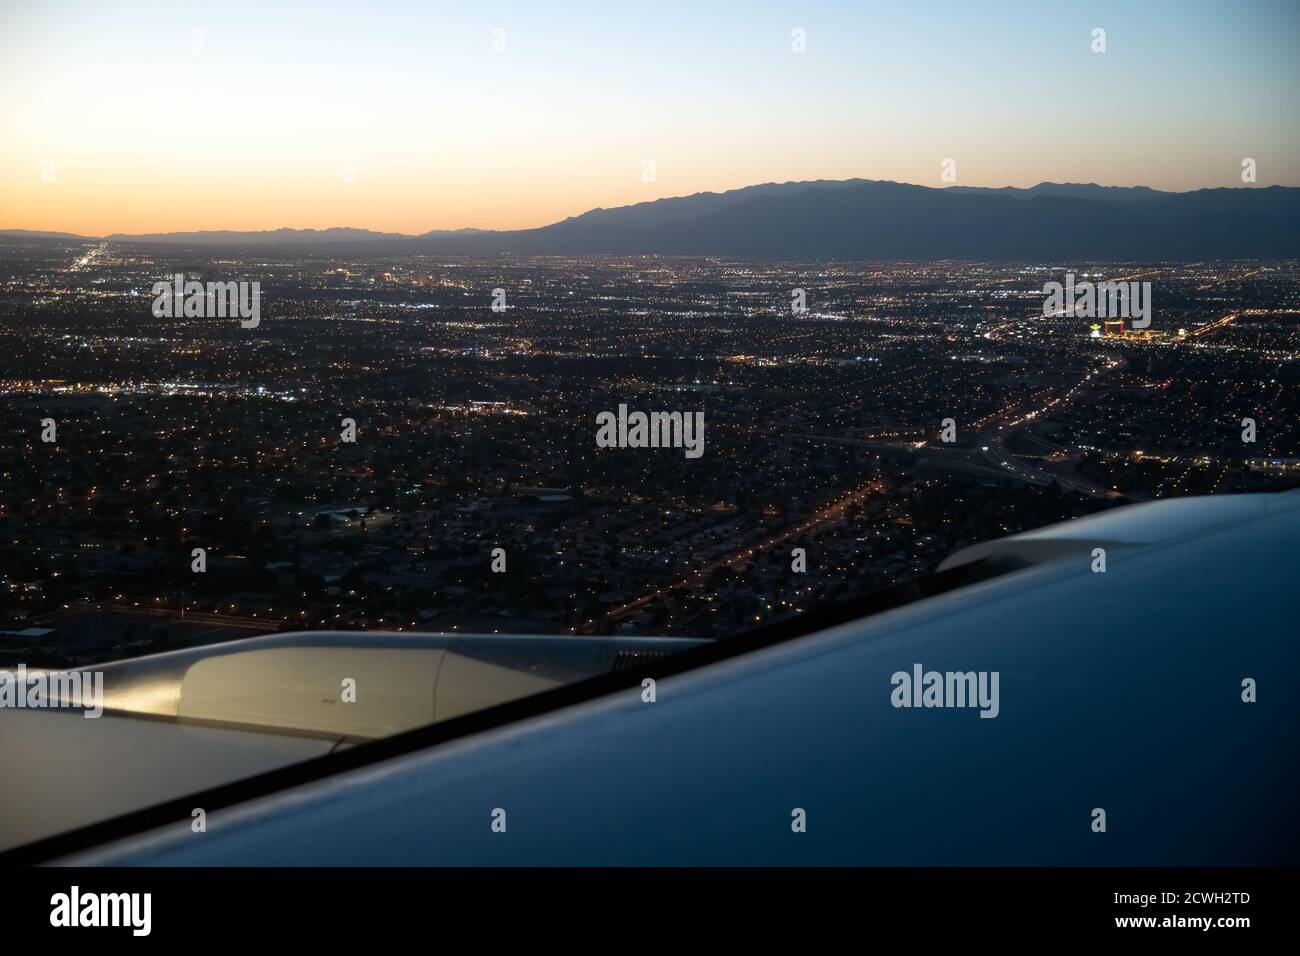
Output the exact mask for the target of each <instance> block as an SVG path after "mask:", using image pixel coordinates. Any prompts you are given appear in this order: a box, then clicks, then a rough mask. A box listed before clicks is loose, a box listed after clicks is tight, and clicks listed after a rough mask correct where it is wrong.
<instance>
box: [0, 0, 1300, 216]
mask: <svg viewBox="0 0 1300 956" xmlns="http://www.w3.org/2000/svg"><path fill="white" fill-rule="evenodd" d="M796 27H801V28H803V29H805V30H806V31H807V52H806V53H804V54H796V53H793V52H792V51H791V31H792V30H793V29H794V28H796ZM1094 27H1102V28H1104V29H1106V31H1107V46H1108V49H1107V52H1106V53H1104V54H1095V53H1093V52H1092V51H1091V49H1090V43H1091V31H1092V29H1093V28H1094ZM496 28H501V29H504V30H505V40H506V50H505V52H504V53H494V52H493V51H492V49H491V40H492V30H493V29H496ZM195 30H201V31H204V33H203V47H204V48H203V50H202V51H195V50H194V49H193V38H194V31H195ZM1298 36H1300V2H1293V0H1267V2H1266V0H1255V2H1251V0H1244V2H1243V0H1239V2H1207V0H1181V2H1180V0H1144V2H1141V3H1135V2H1129V0H1125V2H1093V3H1074V2H1054V0H1036V2H1030V0H1023V2H1021V0H1015V2H997V3H993V2H990V3H987V4H984V3H976V2H921V0H916V2H908V3H899V2H888V3H885V2H881V3H875V2H858V3H832V2H823V3H776V2H760V3H705V2H695V3H690V2H680V3H679V2H654V3H635V4H634V3H622V2H620V3H613V2H608V0H607V2H603V3H601V2H591V3H577V2H554V0H549V2H534V3H470V2H462V3H455V4H452V3H431V2H423V3H418V2H392V0H368V2H360V0H358V2H351V3H338V2H314V3H283V4H271V3H267V2H265V0H263V2H257V3H254V2H222V3H216V2H190V3H187V2H176V0H169V2H165V3H163V2H158V3H152V2H138V3H133V2H122V3H106V2H102V0H99V2H90V0H86V2H49V3H17V2H14V0H0V227H5V228H31V229H59V230H69V231H76V232H85V233H96V234H98V233H106V232H114V231H129V232H138V231H154V230H178V229H221V228H230V229H258V228H274V227H278V226H295V227H317V228H319V227H325V226H331V225H353V226H365V227H369V228H374V229H386V230H398V231H404V232H419V231H424V230H427V229H433V228H457V227H461V226H481V227H487V228H516V227H526V226H535V225H541V224H544V223H547V222H551V221H554V220H556V219H560V218H563V217H565V216H568V215H574V214H576V213H579V212H582V211H584V210H586V209H589V208H592V207H594V206H615V205H622V204H625V203H630V202H637V201H641V200H645V199H654V198H658V197H661V196H672V195H683V194H687V193H692V192H697V191H701V190H722V189H729V188H733V187H737V186H744V185H750V184H753V183H757V182H767V181H785V180H793V179H817V178H828V179H842V178H849V177H854V176H861V177H866V178H871V179H896V180H901V181H907V182H914V183H921V184H925V185H942V184H943V183H941V181H940V168H941V163H942V161H943V160H944V159H945V158H948V157H951V158H953V159H955V160H956V161H957V181H958V183H959V184H964V185H998V186H1000V185H1018V186H1028V185H1032V184H1034V183H1036V182H1039V181H1042V180H1054V181H1094V182H1101V183H1106V184H1115V185H1132V184H1139V183H1141V184H1145V185H1151V186H1155V187H1158V188H1165V189H1180V190H1181V189H1193V188H1201V187H1206V186H1228V185H1241V181H1240V169H1241V160H1242V158H1243V157H1252V158H1254V159H1256V160H1257V162H1258V172H1259V184H1260V185H1270V184H1283V185H1300V120H1298V117H1300V109H1297V106H1298V104H1297V99H1298V96H1300V94H1298V93H1297V91H1298V90H1300V57H1298V56H1297V54H1296V51H1295V44H1296V41H1297V37H1298ZM647 158H650V159H653V160H654V162H655V172H656V177H655V180H654V181H653V182H644V181H643V179H642V171H643V161H644V160H645V159H647ZM43 169H44V170H53V181H47V180H48V179H50V176H49V175H48V174H47V176H46V178H45V180H43V179H42V170H43ZM352 170H354V171H355V172H354V175H352V176H351V178H348V176H347V175H346V174H347V173H348V172H350V171H352Z"/></svg>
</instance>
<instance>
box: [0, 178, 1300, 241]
mask: <svg viewBox="0 0 1300 956" xmlns="http://www.w3.org/2000/svg"><path fill="white" fill-rule="evenodd" d="M850 184H853V185H856V184H878V185H889V186H904V187H908V188H911V189H925V190H930V191H933V192H950V191H956V192H958V193H968V192H989V193H1031V192H1034V191H1035V190H1039V189H1042V188H1043V187H1059V188H1072V187H1073V188H1083V189H1088V188H1094V189H1099V190H1108V191H1114V192H1115V193H1134V192H1142V193H1150V194H1152V196H1153V197H1161V196H1188V195H1192V194H1194V193H1205V192H1225V191H1233V192H1236V191H1241V192H1246V191H1260V190H1273V189H1279V190H1287V189H1300V186H1285V185H1282V184H1278V183H1274V184H1271V185H1267V186H1262V185H1258V184H1246V185H1241V186H1203V187H1200V188H1197V189H1187V190H1182V191H1178V190H1168V189H1157V188H1156V187H1154V186H1144V185H1136V186H1116V185H1102V184H1100V183H1095V182H1087V183H1079V182H1055V181H1053V180H1043V181H1041V182H1039V183H1036V184H1035V185H1033V186H966V185H962V184H960V183H952V184H948V185H944V186H926V185H922V184H920V183H907V182H901V181H898V180H893V179H861V178H851V179H800V180H786V181H785V182H775V181H771V182H763V183H753V184H751V185H748V186H737V187H736V188H734V189H724V190H721V191H714V190H701V191H700V192H694V193H688V194H686V195H682V196H661V197H659V198H658V199H646V200H642V201H640V202H635V203H628V204H626V205H623V206H593V207H592V208H590V209H587V210H584V211H583V212H580V213H576V214H575V215H572V216H567V217H565V218H563V219H557V220H555V221H554V222H549V223H545V224H543V225H540V226H525V227H522V228H517V229H481V228H477V227H474V226H462V227H459V228H455V229H437V228H435V229H429V230H426V231H425V232H420V233H404V232H386V231H381V230H375V229H371V228H369V227H366V226H326V227H324V228H320V229H318V228H314V227H310V226H307V227H298V226H277V227H276V228H274V229H179V230H173V231H169V232H135V233H126V232H112V233H107V234H104V235H85V234H82V233H75V232H65V231H62V230H57V229H26V228H5V227H0V236H32V237H38V238H66V239H80V240H88V241H90V240H99V241H109V240H119V241H130V240H150V239H165V238H168V237H174V236H219V235H238V236H267V237H272V236H275V235H277V234H279V233H304V234H308V235H325V234H327V233H352V234H363V235H366V236H370V237H373V238H375V239H376V240H383V239H389V240H393V239H424V238H429V237H433V236H465V235H485V236H491V235H511V234H516V233H525V232H533V231H536V230H540V229H547V228H550V227H551V226H556V225H560V224H561V223H565V222H570V221H573V220H575V219H580V218H582V217H583V216H587V215H590V214H592V213H598V212H610V211H613V210H618V209H635V208H638V207H643V206H652V205H655V204H657V203H665V202H676V201H680V200H685V199H694V198H697V197H701V196H726V195H729V194H731V193H738V192H745V191H747V190H753V189H762V188H764V187H767V186H806V187H808V188H816V187H818V186H825V185H837V186H842V185H850ZM1054 198H1077V197H1054ZM1077 201H1080V202H1087V201H1095V200H1087V199H1081V198H1079V199H1078V200H1077ZM345 238H346V237H345Z"/></svg>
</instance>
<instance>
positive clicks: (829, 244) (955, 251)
mask: <svg viewBox="0 0 1300 956" xmlns="http://www.w3.org/2000/svg"><path fill="white" fill-rule="evenodd" d="M109 238H111V239H117V240H123V241H136V242H167V243H176V244H188V245H221V246H235V247H237V246H243V245H255V246H259V247H260V246H265V245H267V244H277V245H282V246H284V247H286V248H293V247H302V248H306V247H321V246H328V247H329V248H330V250H331V251H337V252H339V253H348V252H356V253H366V252H373V253H377V254H407V253H420V252H426V253H446V254H493V253H514V254H529V255H561V254H598V253H610V254H618V255H648V254H649V255H682V256H700V255H708V256H730V257H738V258H743V257H753V258H764V259H920V260H930V259H976V260H979V259H985V260H991V259H998V260H1026V261H1042V260H1046V259H1053V260H1081V259H1112V260H1114V259H1142V260H1160V259H1180V260H1189V259H1221V258H1293V257H1300V188H1293V187H1282V186H1269V187H1249V188H1233V189H1201V190H1196V191H1194V192H1186V193H1171V192H1161V191H1159V190H1155V189H1150V188H1148V187H1145V186H1132V187H1117V186H1099V185H1097V184H1095V183H1040V184H1039V185H1037V186H1034V187H1032V188H1030V189H1017V188H1011V187H1008V188H1004V189H997V188H985V187H968V186H950V187H946V188H938V189H936V188H930V187H927V186H913V185H908V184H905V183H895V182H880V181H872V180H863V179H852V180H845V181H816V182H797V183H766V184H763V185H759V186H748V187H745V188H743V189H733V190H730V191H728V192H723V193H696V194H695V195H693V196H682V197H677V198H672V199H659V200H655V201H653V202H644V203H637V204H635V205H632V206H622V207H619V208H615V209H593V210H591V211H590V212H586V213H583V214H582V215H579V216H573V217H571V218H569V219H565V220H562V221H560V222H557V223H553V224H552V225H549V226H543V227H541V228H538V229H521V230H514V231H483V230H475V229H462V230H454V231H445V230H444V231H433V232H429V233H425V234H424V235H422V236H405V235H400V234H396V233H378V232H371V231H369V230H365V229H325V230H314V229H280V230H275V231H272V232H255V233H240V232H196V233H166V234H161V235H157V234H156V235H147V236H122V235H115V236H110V237H109Z"/></svg>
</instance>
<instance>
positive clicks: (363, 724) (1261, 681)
mask: <svg viewBox="0 0 1300 956" xmlns="http://www.w3.org/2000/svg"><path fill="white" fill-rule="evenodd" d="M1297 542H1300V493H1295V492H1292V493H1285V494H1277V495H1242V496H1227V497H1214V498H1191V499H1176V500H1163V501H1156V502H1151V503H1147V504H1140V505H1133V506H1130V507H1126V508H1122V509H1115V510H1113V511H1108V512H1106V513H1104V514H1100V515H1096V516H1093V517H1089V518H1083V519H1079V520H1076V521H1072V522H1067V523H1065V524H1061V525H1055V526H1052V527H1049V528H1044V529H1039V530H1037V531H1034V532H1030V533H1028V534H1021V535H1015V536H1012V537H1010V538H1006V539H1002V540H1000V541H995V542H989V543H986V544H983V545H979V546H976V547H974V548H969V549H966V550H964V551H961V552H958V553H957V554H954V555H953V556H952V557H950V558H949V559H948V561H946V562H945V563H944V565H943V566H942V567H941V568H940V570H939V572H938V573H937V574H936V575H935V576H934V578H933V579H932V580H931V581H930V582H928V583H927V582H925V581H922V582H919V583H918V584H917V585H912V586H909V587H908V588H905V589H900V590H898V591H896V592H895V593H893V594H887V595H883V596H880V597H877V598H873V599H863V600H859V601H856V602H852V603H850V604H849V605H847V606H846V608H841V609H830V610H829V611H828V612H826V613H822V614H820V615H808V616H807V617H808V618H809V619H808V620H796V621H794V622H787V623H783V624H777V625H773V626H771V627H769V628H765V629H763V630H760V631H756V632H753V633H751V634H748V635H742V636H738V637H736V638H734V639H728V640H724V641H718V642H697V643H695V644H693V645H692V646H689V647H683V649H681V650H679V651H678V653H673V654H667V653H663V652H664V651H666V650H668V649H669V648H668V646H666V645H671V644H672V642H671V641H666V642H665V641H660V642H655V641H652V640H640V641H632V642H628V641H627V639H624V638H613V639H603V640H594V641H586V643H584V641H585V640H586V639H580V638H547V639H524V638H511V639H508V640H504V641H503V640H502V639H500V638H475V639H460V640H462V641H465V642H467V643H466V644H462V645H455V644H454V642H453V643H446V644H439V643H438V639H433V638H414V639H410V641H411V643H410V644H409V645H406V644H403V641H406V640H408V639H407V638H406V637H405V636H402V637H401V640H399V639H398V637H397V636H383V635H380V636H376V635H369V634H346V635H343V634H335V635H312V634H307V635H277V636H275V637H272V638H259V639H254V640H252V641H241V642H236V643H233V644H229V645H222V646H219V647H214V648H206V649H202V650H201V651H196V652H182V654H181V655H180V656H178V655H177V654H167V655H158V656H156V657H153V658H142V659H139V660H134V661H130V662H124V663H123V664H121V665H111V667H106V668H104V670H105V674H106V698H107V700H108V701H110V704H109V710H108V711H106V715H105V717H103V718H101V719H100V720H98V721H89V720H83V719H82V718H80V717H79V716H74V715H70V714H66V713H64V714H59V715H55V714H53V713H47V712H31V713H26V714H22V715H20V716H17V717H15V713H16V712H6V713H0V758H3V759H5V760H6V766H12V765H13V764H12V761H13V760H14V759H15V756H14V755H15V754H16V753H17V752H18V748H19V742H20V741H22V742H23V748H24V750H23V752H26V753H31V752H32V749H31V746H30V739H31V738H30V736H28V735H30V734H44V735H45V737H44V738H43V739H42V742H41V745H40V747H39V748H37V751H38V752H40V753H43V754H46V755H47V757H48V759H49V760H50V762H51V763H54V762H60V763H66V764H67V765H68V766H66V767H60V768H56V769H49V770H46V771H42V772H40V773H37V774H36V775H34V776H33V777H32V778H31V781H30V783H20V784H15V783H13V782H12V781H11V780H10V775H8V774H6V776H5V782H4V783H0V787H5V788H6V792H5V794H4V796H5V801H6V803H7V804H8V805H10V806H14V805H19V806H21V807H23V808H24V809H25V812H27V813H28V814H29V817H28V822H27V824H26V826H27V827H28V830H27V831H26V833H27V836H28V837H29V839H30V837H31V835H32V833H36V834H38V835H40V836H46V837H47V838H46V839H45V840H44V841H42V842H36V843H28V844H26V845H25V846H24V847H20V848H18V849H16V850H13V851H11V853H12V854H15V855H17V856H20V857H21V856H22V855H23V854H26V856H25V857H24V858H26V859H45V860H55V861H58V862H64V863H75V864H115V865H118V864H122V865H141V864H143V865H226V864H230V865H234V864H239V865H247V864H280V865H311V866H316V865H336V864H379V865H391V864H453V865H454V864H462V865H478V864H542V865H553V864H642V863H644V864H668V865H693V864H708V865H744V864H796V865H807V864H813V865H817V864H849V865H859V864H889V865H892V864H899V865H902V864H906V865H990V864H991V865H1021V864H1024V865H1058V864H1059V865H1080V864H1082V865H1215V866H1226V865H1252V864H1295V863H1297V862H1300V840H1298V839H1297V836H1298V832H1300V825H1298V824H1297V822H1296V817H1295V813H1294V796H1295V793H1296V792H1297V785H1298V784H1300V770H1298V769H1297V768H1298V766H1300V765H1298V763H1297V760H1296V757H1297V753H1296V741H1297V740H1298V739H1300V734H1298V733H1297V732H1298V731H1300V709H1297V707H1296V706H1295V701H1296V699H1297V691H1298V690H1300V688H1298V687H1297V684H1298V683H1300V678H1298V677H1297V675H1298V674H1300V666H1298V665H1300V652H1298V650H1297V640H1296V638H1297V634H1296V627H1295V620H1296V609H1297V599H1296V590H1295V588H1296V582H1297V581H1298V580H1300V573H1298V572H1300V549H1298V548H1297ZM1098 549H1101V550H1102V551H1104V570H1099V569H1098V559H1097V552H1098ZM873 602H874V603H873ZM376 639H378V641H379V645H380V646H378V647H374V648H371V647H369V646H367V647H366V649H365V650H364V651H361V650H358V648H357V647H356V646H355V645H357V644H358V643H366V642H369V641H374V640H376ZM530 640H542V641H543V643H544V644H545V647H543V644H536V645H532V644H530V643H529V642H530ZM480 641H481V642H484V645H483V646H482V647H480V646H479V645H478V643H477V642H480ZM390 643H391V644H393V645H401V646H399V647H392V646H389V644H390ZM469 644H473V645H474V647H473V650H474V653H468V652H467V650H466V648H467V647H468V646H469ZM489 644H491V645H499V647H500V648H502V650H500V651H496V650H494V651H493V652H492V653H491V654H488V655H486V656H485V655H484V648H485V647H486V645H489ZM570 645H572V646H570ZM525 648H535V650H536V653H530V652H528V651H526V650H525ZM561 648H562V649H563V650H561ZM618 648H627V649H628V650H631V651H633V652H634V653H635V654H639V655H642V656H640V657H636V658H624V664H625V665H626V666H617V660H618V654H620V653H622V651H620V650H617V649H618ZM371 651H373V652H374V653H375V654H376V656H375V657H373V658H370V657H368V656H367V655H368V654H369V653H370V652H371ZM543 651H545V653H543ZM551 653H555V654H568V655H570V656H569V657H566V658H564V660H565V662H566V663H564V664H561V663H559V660H560V659H559V658H555V659H554V660H552V659H550V658H549V656H548V655H550V654H551ZM394 654H396V655H399V656H397V657H394V656H392V655H394ZM460 657H466V658H467V659H470V660H471V662H469V663H466V662H464V661H460V660H459V658H460ZM453 658H455V659H457V660H456V662H455V663H453V664H451V665H450V666H451V668H452V671H451V672H448V671H447V669H448V667H449V663H448V662H449V661H451V660H453ZM110 670H112V671H113V673H115V674H116V675H118V677H117V678H116V679H115V680H114V681H112V682H111V684H110V682H108V680H107V675H108V673H109V672H110ZM353 672H355V673H356V674H359V675H361V677H360V678H359V679H358V698H357V699H358V705H357V706H358V707H359V708H360V707H361V706H362V703H363V702H364V705H365V707H366V708H368V709H357V710H356V711H354V712H347V711H345V710H343V707H344V706H351V705H339V704H336V703H335V702H334V701H333V700H331V701H330V702H328V703H326V702H325V700H324V696H323V694H324V691H323V690H322V688H328V689H329V693H330V694H331V695H332V694H333V689H334V686H335V685H336V684H337V683H338V681H339V680H341V679H342V678H343V677H344V676H346V675H347V674H349V673H353ZM453 673H454V674H455V675H456V677H455V680H454V681H453V684H454V686H455V689H454V690H452V689H450V688H451V685H448V690H447V691H446V692H444V687H443V681H445V680H448V679H449V678H450V677H451V676H452V674H453ZM932 674H933V675H936V676H937V678H938V682H937V684H936V682H935V681H933V680H931V678H930V675H932ZM584 675H585V676H584ZM954 675H955V679H954ZM995 675H996V677H995ZM575 677H577V678H580V679H577V680H576V682H575V681H574V678H575ZM548 681H550V682H553V685H554V686H551V685H550V684H547V682H548ZM647 681H652V682H653V683H652V684H647V683H646V682H647ZM367 688H373V690H370V691H367ZM430 688H433V690H432V691H431V690H430ZM904 689H906V694H904ZM648 691H650V692H649V693H648ZM366 693H375V694H376V695H377V696H379V697H380V700H379V701H375V702H374V704H373V705H372V704H370V702H369V701H367V700H366V698H365V694H366ZM318 696H319V697H320V699H319V700H318V699H317V697H318ZM42 723H43V724H48V725H49V729H48V730H37V729H35V728H36V725H38V724H42ZM70 727H71V729H69V728H70ZM168 735H171V736H170V737H169V736H168ZM164 740H170V743H160V741H164ZM96 748H104V749H102V750H100V751H99V752H102V753H106V754H108V755H110V757H111V760H103V761H99V762H96V761H94V760H93V759H92V755H93V753H95V752H96ZM323 751H329V752H328V753H324V752H323ZM198 753H202V754H204V756H203V758H202V759H193V755H194V754H198ZM305 757H306V758H310V759H305V760H304V758H305ZM150 764H156V765H157V766H156V769H155V772H146V771H144V770H142V769H141V768H144V767H146V766H147V765H150ZM169 768H170V769H169ZM265 768H272V769H270V770H265ZM236 771H238V772H240V773H244V774H253V775H254V776H252V777H250V778H248V779H246V780H244V781H242V782H235V783H230V782H228V781H229V779H230V774H231V773H232V772H236ZM259 771H263V772H260V773H259ZM169 772H170V773H173V774H174V776H172V777H170V778H169ZM169 779H170V780H171V785H170V788H169V785H168V780H169ZM216 784H222V785H221V786H217V785H216ZM205 787H213V789H207V790H206V791H205V790H204V788H205ZM102 793H108V794H110V795H111V794H121V795H122V796H121V797H120V799H117V800H116V802H113V801H111V800H110V801H109V803H110V804H111V807H110V809H111V810H116V811H120V812H124V813H125V816H117V817H115V818H108V817H106V816H100V819H99V822H93V823H91V824H90V825H88V826H86V825H84V824H86V819H85V817H86V814H85V813H84V812H83V813H81V814H80V816H78V814H77V813H75V812H73V811H72V810H70V809H69V807H70V806H71V805H73V804H75V803H76V801H77V800H78V799H80V800H82V801H87V800H90V799H92V798H93V795H95V794H102ZM173 795H174V796H175V799H169V798H171V797H173ZM128 797H131V798H128ZM95 799H97V798H95ZM132 799H134V801H135V802H136V803H137V804H140V801H142V800H147V801H148V802H150V803H153V804H156V805H155V806H152V807H148V806H143V805H140V806H138V807H137V808H134V809H129V810H125V811H124V810H123V807H128V805H129V804H130V803H131V802H132ZM45 803H49V804H50V805H51V807H50V809H49V810H48V811H47V810H46V809H45V808H44V807H42V808H41V809H40V810H37V809H33V806H35V805H40V804H45ZM194 808H203V809H204V810H205V812H206V814H207V828H206V832H198V833H196V832H194V829H193V827H192V826H191V812H192V810H193V809H194ZM1099 810H1100V811H1102V819H1103V820H1104V821H1105V822H1104V826H1103V828H1102V829H1100V830H1099V829H1098V828H1097V825H1096V823H1097V820H1098V816H1097V811H1099ZM56 811H57V812H56ZM60 814H63V816H60ZM792 821H802V826H803V829H802V830H800V829H799V828H798V827H796V826H792ZM78 825H82V828H81V829H71V828H73V827H77V826H78ZM56 826H63V827H64V828H65V830H68V831H70V832H63V833H62V834H61V835H50V834H52V833H53V828H55V827H56ZM22 836H23V834H22V833H18V832H17V831H16V830H15V829H13V828H11V829H10V831H9V832H8V834H7V838H8V839H9V840H10V841H12V840H14V839H21V838H22Z"/></svg>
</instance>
